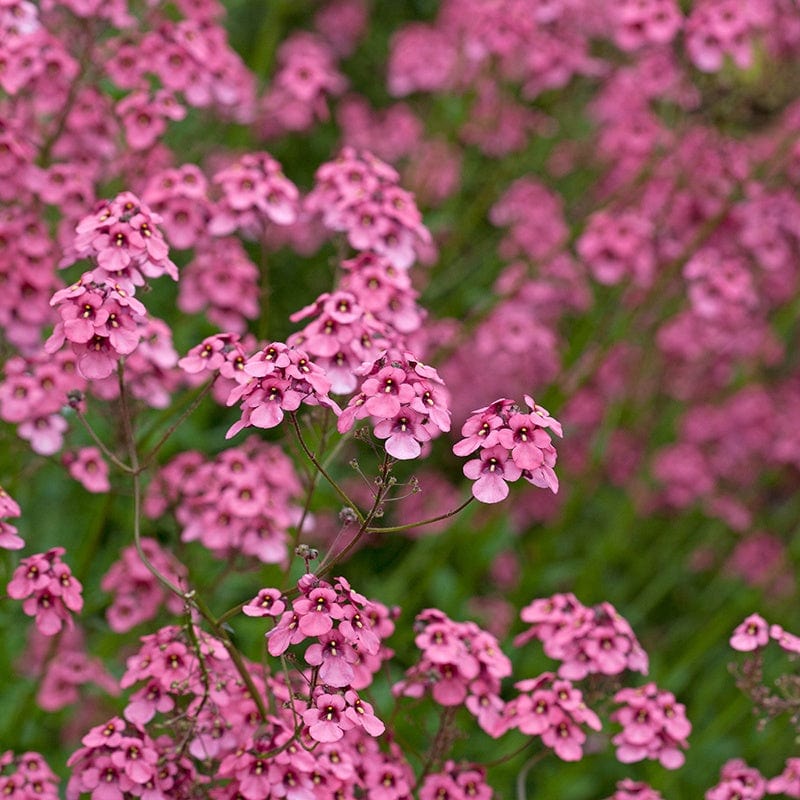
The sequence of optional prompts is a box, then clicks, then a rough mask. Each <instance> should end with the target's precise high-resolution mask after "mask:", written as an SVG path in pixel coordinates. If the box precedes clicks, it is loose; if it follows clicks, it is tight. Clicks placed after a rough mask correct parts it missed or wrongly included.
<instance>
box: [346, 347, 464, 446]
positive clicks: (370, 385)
mask: <svg viewBox="0 0 800 800" xmlns="http://www.w3.org/2000/svg"><path fill="white" fill-rule="evenodd" d="M357 373H358V374H360V375H364V376H365V377H364V380H363V381H362V383H361V391H360V392H359V393H358V394H356V395H354V396H353V397H352V398H351V399H350V402H349V403H348V404H347V407H346V408H345V409H344V410H343V411H342V413H341V414H340V416H339V422H338V429H339V433H345V432H346V431H349V430H350V428H352V427H353V424H354V423H355V421H356V420H359V419H365V418H367V417H370V418H371V419H372V421H373V424H374V428H373V431H374V433H375V435H376V436H377V437H378V438H379V439H385V440H386V452H387V453H388V454H389V455H390V456H393V457H394V458H397V459H403V460H404V459H411V458H416V457H417V456H418V455H419V454H420V453H421V452H422V445H423V444H424V443H425V442H427V441H430V440H431V439H432V438H434V437H435V436H438V435H439V433H442V432H447V431H449V430H450V409H449V402H448V400H449V398H448V395H447V392H446V390H445V387H444V381H442V379H441V378H440V377H439V373H438V372H437V371H436V370H435V369H434V368H433V367H429V366H427V365H426V364H423V363H422V362H421V361H419V360H418V359H417V358H416V357H415V356H413V355H411V354H410V353H405V352H402V351H400V350H386V351H384V352H383V353H381V355H380V356H379V357H378V358H377V359H376V360H375V361H373V362H366V363H365V364H362V365H361V367H360V368H359V369H358V370H357Z"/></svg>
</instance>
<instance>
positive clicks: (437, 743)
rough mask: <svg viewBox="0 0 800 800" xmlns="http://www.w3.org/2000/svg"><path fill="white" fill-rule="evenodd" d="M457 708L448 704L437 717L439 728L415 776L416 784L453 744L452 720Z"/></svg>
mask: <svg viewBox="0 0 800 800" xmlns="http://www.w3.org/2000/svg"><path fill="white" fill-rule="evenodd" d="M457 710H458V706H448V707H446V708H444V709H442V714H441V716H440V717H439V729H438V730H437V731H436V736H435V737H434V740H433V742H432V743H431V746H430V750H429V751H428V757H427V758H426V759H425V763H424V764H423V765H422V772H420V774H419V777H418V778H417V786H419V785H420V784H421V783H422V781H423V780H424V779H425V776H426V775H428V773H429V772H431V770H432V769H434V768H435V767H436V766H437V765H438V764H440V763H441V762H442V760H443V759H444V757H445V756H446V755H447V753H448V752H449V750H450V747H451V746H452V744H453V722H454V720H455V716H456V711H457Z"/></svg>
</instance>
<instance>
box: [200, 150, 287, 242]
mask: <svg viewBox="0 0 800 800" xmlns="http://www.w3.org/2000/svg"><path fill="white" fill-rule="evenodd" d="M214 183H215V184H216V185H218V186H219V188H220V190H221V192H222V197H221V198H220V199H219V200H218V201H217V203H216V205H215V206H214V208H213V216H212V219H211V222H210V224H209V228H208V230H209V232H210V233H212V234H213V235H214V236H227V235H228V234H229V233H233V232H234V231H236V230H240V231H241V232H242V233H243V234H244V235H246V236H248V237H250V238H253V239H256V238H259V237H260V236H261V235H262V234H263V232H264V229H265V228H266V226H267V225H268V224H269V223H274V224H275V225H291V224H292V223H293V222H294V221H295V220H296V219H297V214H298V210H299V206H298V202H299V201H298V197H299V192H298V191H297V187H296V186H295V185H294V184H293V183H292V182H291V181H290V180H289V179H288V178H287V177H286V176H285V175H284V174H283V170H282V169H281V165H280V164H279V163H278V162H277V161H276V160H275V159H274V158H273V157H272V156H271V155H270V154H269V153H247V154H246V155H243V156H242V157H241V158H240V159H239V160H238V161H237V162H236V163H234V164H232V165H231V166H230V167H227V168H226V169H223V170H221V171H220V172H218V173H217V174H216V175H215V176H214Z"/></svg>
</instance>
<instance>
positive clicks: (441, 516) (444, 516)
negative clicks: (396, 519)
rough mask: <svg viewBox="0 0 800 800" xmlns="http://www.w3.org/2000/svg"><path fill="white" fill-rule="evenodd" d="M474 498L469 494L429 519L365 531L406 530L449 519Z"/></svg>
mask: <svg viewBox="0 0 800 800" xmlns="http://www.w3.org/2000/svg"><path fill="white" fill-rule="evenodd" d="M474 499H475V498H474V497H473V496H472V495H470V496H469V497H468V498H467V499H466V500H465V501H464V502H463V503H462V504H461V505H460V506H458V508H454V509H452V511H448V512H447V513H446V514H439V516H438V517H431V518H430V519H424V520H422V521H421V522H409V523H408V524H407V525H391V526H389V527H386V528H372V527H370V528H367V530H366V532H367V533H399V532H400V531H408V530H411V529H412V528H419V527H420V526H422V525H430V524H431V523H433V522H440V521H441V520H443V519H449V518H450V517H454V516H455V515H456V514H460V513H461V512H462V511H463V510H464V509H465V508H466V507H467V506H468V505H469V504H470V503H471V502H472V501H473V500H474Z"/></svg>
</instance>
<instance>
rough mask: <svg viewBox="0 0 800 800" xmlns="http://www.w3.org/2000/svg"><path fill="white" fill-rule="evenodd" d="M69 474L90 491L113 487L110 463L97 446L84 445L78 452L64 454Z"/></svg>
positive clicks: (101, 490) (100, 490)
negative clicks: (110, 479)
mask: <svg viewBox="0 0 800 800" xmlns="http://www.w3.org/2000/svg"><path fill="white" fill-rule="evenodd" d="M62 459H63V461H64V463H65V464H66V466H67V469H68V470H69V474H70V475H71V476H72V477H73V478H75V480H76V481H79V482H80V483H81V484H82V485H83V487H84V488H85V489H86V490H87V491H89V492H95V493H102V492H107V491H109V490H110V489H111V483H110V482H109V480H108V464H106V462H105V460H104V459H103V456H102V454H101V453H100V451H99V450H98V449H97V448H96V447H82V448H81V449H80V450H79V451H78V452H77V453H65V454H64V455H63V456H62Z"/></svg>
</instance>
